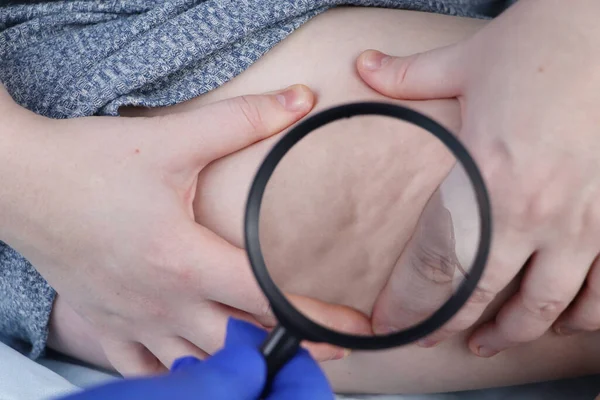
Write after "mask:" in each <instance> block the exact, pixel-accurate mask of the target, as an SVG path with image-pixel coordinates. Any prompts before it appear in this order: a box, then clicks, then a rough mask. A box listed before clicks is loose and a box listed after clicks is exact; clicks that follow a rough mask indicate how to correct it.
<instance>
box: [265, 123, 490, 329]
mask: <svg viewBox="0 0 600 400" xmlns="http://www.w3.org/2000/svg"><path fill="white" fill-rule="evenodd" d="M480 220H481V215H480V205H479V203H478V197H477V193H476V191H475V186H474V184H473V183H472V179H471V178H470V176H469V175H468V174H467V169H466V168H465V167H464V166H463V164H462V163H461V160H459V159H458V158H457V157H456V155H455V154H454V153H453V151H451V150H450V148H448V147H447V146H446V145H445V144H444V143H442V141H441V140H440V139H438V138H437V137H436V136H434V135H433V134H432V133H430V132H429V131H427V130H425V129H423V128H421V127H419V126H417V125H414V124H412V123H409V122H405V121H401V120H399V119H397V118H392V117H389V116H380V115H356V116H353V117H351V118H344V119H338V120H336V121H333V122H331V123H328V124H326V125H324V126H321V127H319V128H318V129H315V130H313V131H312V132H311V133H310V134H308V135H306V136H305V137H304V138H302V139H301V140H300V141H299V142H298V143H296V144H295V145H293V146H292V147H291V148H290V149H289V150H288V151H287V153H286V154H285V155H284V156H283V158H282V159H281V160H280V161H279V162H278V163H277V165H276V167H275V169H274V171H273V173H272V175H271V176H270V178H269V179H268V182H267V184H266V187H265V190H264V195H263V198H262V202H261V205H260V217H259V221H258V225H259V226H258V232H259V240H260V249H261V251H262V255H263V257H264V262H265V265H266V268H267V272H268V274H269V275H270V277H271V279H272V280H273V282H274V283H275V285H276V286H277V287H278V289H279V290H280V291H281V293H283V295H284V296H286V298H287V299H288V301H289V302H290V303H291V304H292V305H294V306H295V307H296V308H297V309H298V311H300V312H301V313H302V314H303V315H304V316H305V317H306V318H308V319H310V320H311V321H313V322H315V323H317V324H319V325H321V326H323V327H325V328H328V329H330V330H333V331H336V332H340V333H345V334H354V335H362V336H365V335H389V334H393V333H397V332H399V331H404V330H407V329H410V328H411V327H414V326H416V325H418V324H420V323H423V322H424V321H426V320H427V319H428V318H430V317H431V316H432V315H433V314H434V313H435V312H436V311H438V310H439V309H440V308H441V307H442V306H443V305H444V304H445V303H446V302H448V301H449V300H450V299H451V298H452V297H453V295H454V294H455V293H456V292H457V290H458V288H459V287H461V285H462V284H463V282H464V281H465V280H468V279H470V276H471V275H470V272H471V268H472V267H473V265H474V264H475V260H476V256H477V254H478V249H479V248H480V244H481V243H480V242H481V236H482V235H481V233H482V230H481V223H480ZM357 313H358V314H360V315H362V316H364V317H365V318H367V319H369V320H370V321H371V322H373V323H374V324H375V326H376V329H375V330H374V331H365V330H364V327H360V328H359V327H357V326H356V324H353V323H352V321H355V318H354V317H355V316H356V314H357Z"/></svg>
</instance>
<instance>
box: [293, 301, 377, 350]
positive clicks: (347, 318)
mask: <svg viewBox="0 0 600 400" xmlns="http://www.w3.org/2000/svg"><path fill="white" fill-rule="evenodd" d="M287 299H288V300H289V301H290V302H291V303H292V304H293V305H294V307H296V308H297V309H298V310H299V311H300V312H301V313H302V314H304V315H305V316H306V317H308V318H310V319H311V320H312V321H314V322H316V323H318V324H320V325H322V326H324V327H326V328H329V329H331V330H334V331H337V332H343V333H347V334H353V335H361V336H369V335H372V334H373V332H372V330H371V322H370V321H369V318H368V317H367V316H366V315H364V314H362V313H361V312H359V311H357V310H355V309H353V308H351V307H347V306H343V305H338V304H330V303H325V302H322V301H319V300H316V299H312V298H310V297H305V296H297V295H288V296H287ZM302 345H303V347H304V348H306V349H307V350H309V352H310V354H311V355H312V356H313V357H314V358H315V359H316V360H318V361H330V360H340V359H342V358H344V357H347V356H348V355H349V354H350V352H349V351H348V350H346V349H342V348H340V347H336V346H332V345H330V344H325V343H310V342H304V343H303V344H302Z"/></svg>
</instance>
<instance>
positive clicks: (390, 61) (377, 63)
mask: <svg viewBox="0 0 600 400" xmlns="http://www.w3.org/2000/svg"><path fill="white" fill-rule="evenodd" d="M461 49H462V46H461V45H459V44H455V45H451V46H446V47H441V48H439V49H435V50H430V51H427V52H424V53H417V54H413V55H411V56H407V57H393V56H388V55H387V54H384V53H381V52H379V51H377V50H367V51H365V52H363V53H362V54H361V55H360V56H359V57H358V59H357V62H356V67H357V69H358V74H359V75H360V77H361V78H362V79H363V80H364V81H365V82H366V83H367V85H369V86H371V87H372V88H373V89H375V90H377V91H378V92H380V93H381V94H383V95H385V96H388V97H392V98H397V99H411V100H425V99H435V98H450V97H456V96H458V95H460V94H461V89H462V84H463V78H464V67H463V64H462V60H463V57H462V54H461V53H462V50H461Z"/></svg>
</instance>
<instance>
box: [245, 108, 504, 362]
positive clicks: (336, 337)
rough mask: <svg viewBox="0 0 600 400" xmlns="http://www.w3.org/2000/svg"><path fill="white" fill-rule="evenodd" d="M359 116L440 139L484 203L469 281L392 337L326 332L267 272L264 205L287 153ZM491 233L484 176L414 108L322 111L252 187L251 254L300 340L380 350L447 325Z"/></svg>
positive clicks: (476, 274)
mask: <svg viewBox="0 0 600 400" xmlns="http://www.w3.org/2000/svg"><path fill="white" fill-rule="evenodd" d="M359 115H382V116H388V117H393V118H397V119H400V120H402V121H406V122H411V123H413V124H415V125H417V126H419V127H421V128H423V129H425V130H427V131H429V132H430V133H431V134H432V135H434V136H435V137H437V138H438V139H439V140H440V141H442V143H444V144H445V145H446V146H447V147H448V148H449V149H450V150H451V151H452V153H453V154H454V156H455V157H456V158H457V160H458V161H459V162H460V163H461V164H462V166H463V168H464V169H465V171H466V173H467V175H468V176H469V178H470V180H471V184H472V185H473V188H474V190H475V195H476V198H477V203H478V204H479V218H480V221H479V222H480V227H481V239H480V243H479V248H478V250H477V254H476V256H475V259H474V261H473V265H472V266H471V269H470V270H469V279H465V280H464V281H463V282H462V283H461V284H460V285H459V287H458V290H457V291H456V293H455V294H454V295H453V296H452V297H451V298H450V299H448V300H447V301H446V303H445V304H444V305H442V306H441V307H440V308H439V309H438V310H437V311H436V312H435V313H434V314H432V315H431V316H430V317H429V318H428V319H426V320H425V321H423V322H421V323H419V324H417V325H414V326H411V327H410V328H407V329H405V330H402V331H398V332H394V333H391V334H388V335H377V336H358V335H350V334H345V333H340V332H336V331H333V330H330V329H328V328H325V327H323V326H321V325H319V324H317V323H315V322H313V321H312V320H311V319H309V318H308V317H306V316H305V315H304V314H302V313H301V312H300V311H298V310H297V309H296V308H295V307H294V306H293V305H292V304H291V303H290V302H289V301H288V300H287V298H286V297H285V296H284V295H283V293H282V292H281V291H280V290H279V288H278V287H277V285H275V283H274V282H273V280H272V279H271V276H270V275H269V273H268V270H267V267H266V264H265V260H264V258H263V254H262V251H261V247H260V240H259V221H260V206H261V202H262V198H263V195H264V192H265V189H266V187H267V183H268V181H269V179H270V177H271V175H272V174H273V171H274V170H275V168H276V167H277V164H278V163H279V161H281V159H282V158H283V157H284V156H285V154H286V153H287V152H288V151H289V150H290V149H291V148H292V147H293V146H294V145H295V144H296V143H298V142H299V141H300V140H301V139H302V138H304V137H305V136H306V135H308V134H309V133H311V132H312V131H313V130H315V129H318V128H320V127H322V126H323V125H326V124H328V123H330V122H333V121H336V120H339V119H343V118H350V117H354V116H359ZM491 232H492V221H491V206H490V201H489V196H488V191H487V189H486V186H485V183H484V180H483V177H482V176H481V173H480V171H479V169H478V168H477V165H476V164H475V161H474V160H473V158H472V157H471V156H470V154H469V153H468V151H467V150H466V148H465V147H464V146H463V145H462V144H461V143H460V142H459V141H458V140H457V139H456V138H455V137H454V135H452V134H451V133H450V132H449V131H448V130H447V129H446V128H444V127H443V126H441V125H440V124H438V123H437V122H435V121H434V120H432V119H431V118H429V117H426V116H425V115H423V114H421V113H419V112H417V111H414V110H411V109H409V108H406V107H403V106H400V105H395V104H390V103H383V102H360V103H349V104H344V105H341V106H337V107H333V108H329V109H326V110H324V111H321V112H319V113H317V114H315V115H313V116H311V117H309V118H307V119H305V120H304V121H302V122H300V123H299V124H298V125H296V126H295V127H294V128H293V129H291V130H290V131H289V132H288V133H287V134H286V135H285V136H284V137H283V138H282V139H281V140H279V141H278V142H277V143H276V144H275V145H274V146H273V148H272V149H271V151H270V152H269V153H268V155H267V156H266V158H265V159H264V161H263V163H262V165H261V166H260V168H259V169H258V172H257V173H256V175H255V177H254V181H253V182H252V186H251V187H250V192H249V195H248V201H247V203H246V213H245V217H244V236H245V241H246V252H247V254H248V257H249V259H250V264H251V265H252V271H253V272H254V276H255V277H256V279H257V281H258V284H259V286H260V287H261V289H262V291H263V292H264V294H265V296H266V297H267V299H268V301H269V303H270V304H271V307H272V309H273V313H274V314H275V316H276V317H277V319H278V321H279V324H280V325H282V326H284V327H285V328H286V329H287V330H288V331H289V332H290V333H291V334H292V335H294V336H295V337H297V338H298V339H299V340H309V341H312V342H325V343H329V344H333V345H336V346H340V347H343V348H348V349H356V350H378V349H386V348H390V347H396V346H402V345H405V344H409V343H412V342H415V341H417V340H419V339H421V338H423V337H425V336H427V335H429V334H431V333H432V332H434V331H435V330H437V329H438V328H440V327H441V326H442V325H444V324H445V323H446V322H447V321H448V320H449V319H450V318H452V317H453V316H454V315H455V314H456V313H457V312H458V311H459V310H460V308H461V307H462V306H463V305H464V304H465V302H466V301H467V300H468V298H469V297H470V295H471V294H472V293H473V291H474V290H475V288H476V286H477V283H478V282H479V280H480V279H481V275H482V274H483V271H484V268H485V264H486V261H487V257H488V254H489V250H490V243H491V235H492V234H491Z"/></svg>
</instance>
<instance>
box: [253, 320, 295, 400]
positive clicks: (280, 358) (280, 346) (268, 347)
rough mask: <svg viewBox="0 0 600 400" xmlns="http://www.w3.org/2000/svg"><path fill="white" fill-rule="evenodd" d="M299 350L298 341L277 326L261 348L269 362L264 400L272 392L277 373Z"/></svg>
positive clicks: (281, 327)
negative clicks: (272, 384)
mask: <svg viewBox="0 0 600 400" xmlns="http://www.w3.org/2000/svg"><path fill="white" fill-rule="evenodd" d="M299 348H300V342H299V341H298V339H296V338H295V337H294V336H293V335H290V333H289V332H288V331H287V330H286V329H285V328H284V327H283V326H281V325H277V326H276V327H275V329H273V330H272V331H271V333H270V334H269V336H268V337H267V339H266V340H265V341H264V343H263V344H262V345H261V346H260V352H261V353H262V355H263V356H264V357H265V361H266V362H267V383H266V385H265V390H264V391H263V394H262V396H261V398H262V399H264V398H266V397H267V395H268V393H269V391H270V390H271V383H272V382H273V379H274V378H275V375H277V372H279V370H280V369H281V368H282V367H283V366H284V365H285V363H287V362H288V361H289V360H291V359H292V358H293V357H294V356H295V355H296V353H297V352H298V349H299Z"/></svg>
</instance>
